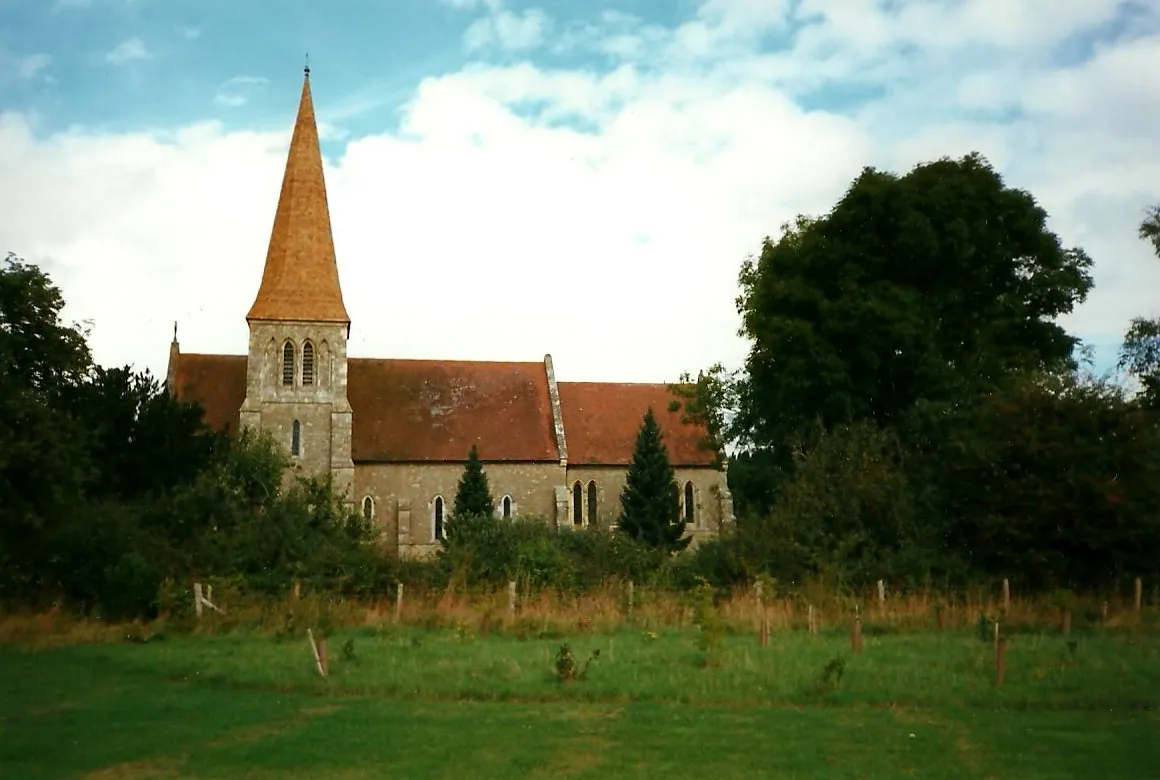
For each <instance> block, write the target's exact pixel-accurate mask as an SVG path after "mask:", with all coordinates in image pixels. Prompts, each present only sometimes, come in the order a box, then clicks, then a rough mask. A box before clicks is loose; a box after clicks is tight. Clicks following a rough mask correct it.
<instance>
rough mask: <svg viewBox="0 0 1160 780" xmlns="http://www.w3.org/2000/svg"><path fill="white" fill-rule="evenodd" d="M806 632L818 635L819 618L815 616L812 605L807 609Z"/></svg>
mask: <svg viewBox="0 0 1160 780" xmlns="http://www.w3.org/2000/svg"><path fill="white" fill-rule="evenodd" d="M806 610H807V613H806V630H807V631H809V633H811V634H816V633H818V618H817V615H815V614H814V605H813V604H810V605H809V606H807V607H806Z"/></svg>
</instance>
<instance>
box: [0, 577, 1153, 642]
mask: <svg viewBox="0 0 1160 780" xmlns="http://www.w3.org/2000/svg"><path fill="white" fill-rule="evenodd" d="M214 587H215V589H214V599H213V600H214V602H215V603H217V604H218V605H219V606H221V607H222V609H223V612H222V613H217V612H214V611H213V610H210V609H206V610H204V612H203V614H202V616H201V618H200V619H199V618H197V617H195V615H194V610H193V596H192V592H191V591H189V590H188V589H182V590H181V591H180V592H179V593H177V594H173V595H172V596H171V597H170V598H169V599H168V600H167V603H166V604H165V605H164V606H165V609H164V610H163V611H162V613H161V614H160V616H159V618H158V619H157V620H155V621H151V622H149V623H143V622H140V621H134V622H130V623H119V624H118V623H108V622H105V621H102V620H100V619H94V618H81V617H76V616H73V615H70V614H69V613H67V612H64V611H62V610H60V609H56V608H54V609H52V610H49V611H46V612H39V613H31V612H20V611H16V612H7V613H4V614H0V643H10V644H13V643H14V644H25V645H37V646H49V645H67V644H83V643H92V642H107V641H122V640H124V639H125V638H126V637H129V638H133V637H140V638H146V637H148V636H149V635H152V634H157V633H159V632H166V633H178V634H181V633H192V634H220V633H231V632H246V633H262V634H286V635H291V634H304V633H305V631H306V629H307V628H310V629H312V630H313V631H315V632H316V633H322V634H326V633H328V632H332V631H338V630H344V629H354V628H360V627H372V628H374V627H384V626H395V625H398V626H400V627H414V628H425V629H453V630H458V631H471V632H473V633H475V634H478V635H482V636H487V635H488V634H491V633H497V634H512V635H524V636H527V635H540V634H545V633H550V634H553V635H560V636H568V635H584V634H611V633H614V632H617V631H621V630H624V629H626V628H633V629H640V630H646V631H647V630H662V629H669V628H680V627H688V626H691V625H692V624H693V622H694V615H693V613H694V602H693V599H692V598H691V597H690V595H689V594H683V593H677V592H673V591H669V590H655V589H649V588H644V587H640V586H635V587H632V588H630V587H629V585H628V584H627V583H618V582H610V583H608V584H607V585H606V586H605V587H603V588H601V589H599V590H597V591H593V592H589V593H586V594H581V595H568V594H561V593H557V592H552V591H540V592H527V591H526V590H525V591H517V597H516V603H515V609H514V610H509V601H508V591H507V590H506V589H503V590H499V591H494V592H489V591H483V592H465V591H462V590H460V591H452V590H442V591H426V592H424V591H421V590H418V589H414V588H413V589H410V590H406V591H405V592H404V598H403V602H402V609H401V610H400V611H398V612H396V599H395V594H394V593H384V594H382V595H381V596H379V597H375V598H364V599H352V598H342V597H337V596H334V595H332V594H328V593H319V592H310V591H308V590H305V591H301V592H300V595H299V596H297V597H295V596H286V597H272V596H264V595H259V594H253V593H247V592H245V591H243V590H240V589H237V588H235V587H232V586H231V585H230V584H229V583H227V582H219V583H217V584H216V585H215V586H214ZM630 590H631V593H632V596H633V598H632V602H633V603H632V604H631V605H630V604H629V592H630ZM714 603H715V610H716V616H717V620H718V622H719V624H720V625H721V626H722V628H723V629H724V630H725V631H727V632H730V633H734V634H737V633H747V632H753V631H757V630H758V627H759V626H760V624H761V621H762V620H763V619H764V620H766V621H768V623H769V626H770V629H771V630H772V631H774V632H787V631H789V632H799V631H800V632H805V631H807V629H808V615H809V611H810V609H811V608H812V610H813V613H814V616H815V621H816V626H817V629H818V631H819V632H822V633H826V632H834V631H845V630H848V629H849V627H850V625H851V623H852V621H853V620H854V618H855V616H857V617H858V618H859V619H860V620H861V623H862V625H863V627H864V629H863V630H864V631H865V632H866V633H867V634H868V635H872V634H873V633H875V632H890V633H900V632H901V633H912V632H928V631H937V630H939V624H940V622H939V614H940V612H941V613H942V629H943V630H946V631H963V630H970V629H973V628H975V627H976V626H977V625H978V623H979V621H980V616H982V619H983V620H985V621H987V623H988V624H990V622H991V621H994V620H998V621H999V623H1000V627H1001V630H1002V631H1003V632H1004V633H1010V632H1059V631H1062V630H1063V629H1062V621H1061V618H1062V616H1063V613H1064V612H1065V611H1066V612H1069V613H1070V627H1069V628H1070V631H1072V632H1077V633H1079V632H1092V631H1112V632H1117V631H1131V632H1137V631H1145V632H1147V631H1151V630H1156V629H1157V628H1160V609H1158V608H1157V606H1156V605H1155V604H1148V605H1145V606H1144V607H1143V609H1141V610H1140V611H1136V610H1135V608H1134V605H1133V604H1132V603H1131V599H1130V598H1118V597H1115V596H1111V597H1109V596H1106V595H1105V594H1093V595H1088V596H1074V595H1070V594H1038V595H1034V596H1024V597H1018V596H1016V597H1013V598H1012V599H1011V602H1010V608H1009V609H1008V610H1006V611H1004V610H1003V608H1002V604H1001V603H1000V601H999V599H997V598H995V597H992V596H991V594H989V593H988V592H986V591H983V590H980V589H976V590H974V592H973V593H971V592H968V594H965V595H964V594H958V595H952V596H948V595H943V594H938V593H936V592H933V591H931V592H919V593H907V594H889V595H888V596H887V598H886V599H885V600H884V601H879V599H878V595H877V593H876V592H868V593H849V592H839V591H836V590H834V589H831V588H827V587H825V586H823V585H817V584H814V585H806V586H803V587H800V588H796V589H794V590H788V589H780V590H779V589H775V588H773V587H770V586H769V585H767V586H766V587H765V588H764V593H763V594H762V597H761V598H760V599H759V597H758V595H757V593H756V591H755V589H754V588H752V587H750V588H736V589H733V590H732V591H727V592H725V591H717V592H716V593H715V595H714ZM1105 604H1106V616H1105Z"/></svg>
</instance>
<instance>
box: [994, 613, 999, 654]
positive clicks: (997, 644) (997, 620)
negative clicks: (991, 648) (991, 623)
mask: <svg viewBox="0 0 1160 780" xmlns="http://www.w3.org/2000/svg"><path fill="white" fill-rule="evenodd" d="M995 647H996V649H997V648H998V647H999V619H998V618H996V619H995Z"/></svg>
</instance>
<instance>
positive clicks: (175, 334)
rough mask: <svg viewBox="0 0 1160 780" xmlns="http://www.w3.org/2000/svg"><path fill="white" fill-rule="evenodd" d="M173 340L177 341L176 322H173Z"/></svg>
mask: <svg viewBox="0 0 1160 780" xmlns="http://www.w3.org/2000/svg"><path fill="white" fill-rule="evenodd" d="M173 340H174V341H177V320H174V321H173Z"/></svg>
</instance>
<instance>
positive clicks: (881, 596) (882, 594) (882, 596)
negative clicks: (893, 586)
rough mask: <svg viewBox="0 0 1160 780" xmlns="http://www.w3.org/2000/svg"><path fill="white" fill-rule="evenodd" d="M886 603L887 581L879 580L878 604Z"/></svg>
mask: <svg viewBox="0 0 1160 780" xmlns="http://www.w3.org/2000/svg"><path fill="white" fill-rule="evenodd" d="M885 604H886V583H885V582H883V581H882V580H878V606H884V605H885Z"/></svg>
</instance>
